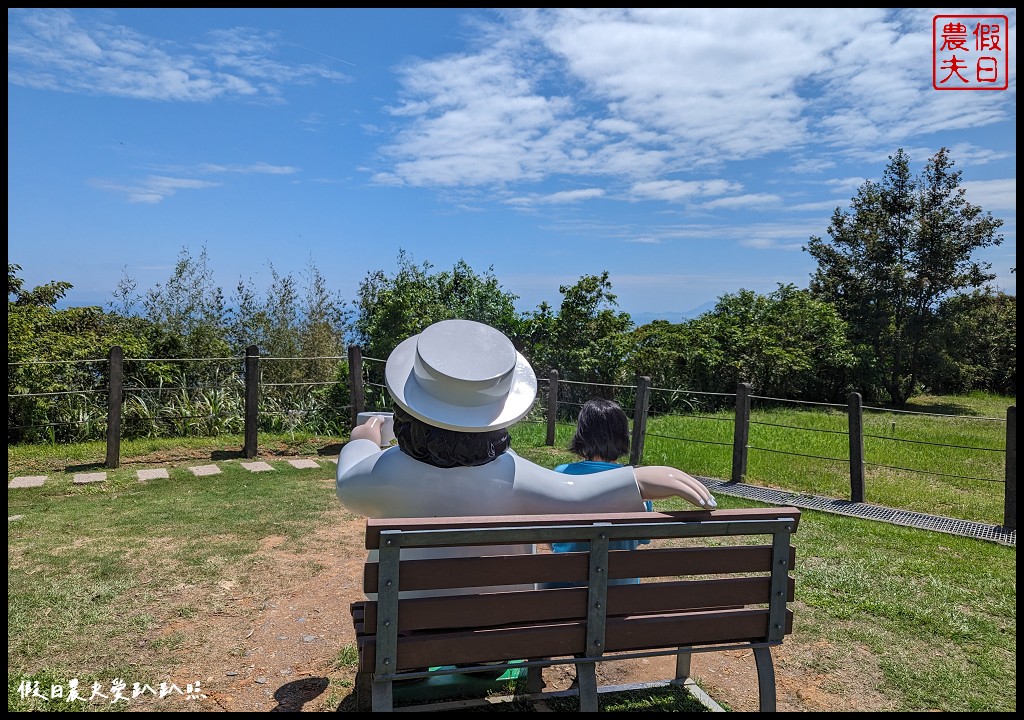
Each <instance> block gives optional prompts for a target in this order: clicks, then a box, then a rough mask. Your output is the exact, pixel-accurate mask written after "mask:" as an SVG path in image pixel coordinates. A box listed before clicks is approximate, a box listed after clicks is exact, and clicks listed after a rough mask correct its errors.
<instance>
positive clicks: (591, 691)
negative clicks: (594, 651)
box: [576, 662, 597, 712]
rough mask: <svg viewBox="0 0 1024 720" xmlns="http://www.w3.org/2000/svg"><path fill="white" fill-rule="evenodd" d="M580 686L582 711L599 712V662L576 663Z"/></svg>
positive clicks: (577, 678) (577, 679)
mask: <svg viewBox="0 0 1024 720" xmlns="http://www.w3.org/2000/svg"><path fill="white" fill-rule="evenodd" d="M576 681H577V682H578V683H579V686H580V712H597V663H592V662H588V663H576Z"/></svg>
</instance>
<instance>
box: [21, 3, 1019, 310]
mask: <svg viewBox="0 0 1024 720" xmlns="http://www.w3.org/2000/svg"><path fill="white" fill-rule="evenodd" d="M951 13H962V14H971V15H999V14H1005V15H1007V16H1008V18H1009V36H1010V37H1009V44H1008V47H1009V52H1010V56H1009V63H1008V65H1009V66H1008V67H1007V68H1004V70H1005V72H1006V73H1007V75H1008V78H1009V89H1008V90H1005V91H991V90H989V91H974V92H971V91H939V90H935V89H934V88H933V87H932V63H933V39H932V20H933V17H934V16H935V15H937V14H951ZM7 39H8V46H7V47H8V50H7V57H8V76H7V77H8V84H7V96H8V111H7V118H8V124H7V149H8V163H7V176H8V190H7V197H8V211H7V228H8V262H12V263H17V264H19V265H21V266H22V272H21V276H22V277H23V278H24V279H25V281H26V284H27V285H29V286H34V285H38V284H41V283H45V282H48V281H50V280H64V281H67V282H70V283H72V284H73V285H74V288H73V289H72V290H71V291H70V292H69V294H68V298H67V304H70V305H89V304H100V305H106V304H107V303H108V302H110V301H111V300H112V299H113V295H112V293H113V290H114V288H115V286H116V284H117V282H118V281H119V280H120V279H121V278H122V277H124V276H128V277H130V278H132V279H134V280H135V281H136V282H137V283H138V287H139V289H140V290H144V289H148V288H151V287H154V286H155V285H156V284H158V283H163V282H164V281H166V280H167V278H168V277H169V276H170V273H171V270H172V269H173V266H174V263H175V261H176V260H177V259H178V257H179V254H180V253H181V251H182V250H183V249H184V250H187V251H188V252H189V253H190V254H191V255H192V256H193V257H195V256H198V254H199V253H200V252H201V251H202V249H203V248H205V249H206V252H207V254H208V256H209V261H210V265H211V267H212V268H213V270H214V272H215V275H216V281H217V283H218V284H219V285H221V286H222V287H223V288H224V290H225V293H226V294H227V295H229V296H230V294H231V292H232V291H233V289H234V288H235V286H236V285H237V284H238V283H239V282H240V281H241V282H244V283H246V284H249V285H250V286H251V287H254V288H256V289H257V290H259V291H261V292H262V291H264V290H265V289H266V287H267V286H268V285H269V283H270V279H271V268H273V270H274V271H276V272H277V273H278V274H279V275H287V274H291V275H293V276H294V277H295V278H297V279H299V280H300V282H301V281H302V278H304V277H305V276H306V274H307V270H308V269H309V267H310V266H311V265H312V266H315V267H316V268H317V269H318V270H319V271H320V272H321V273H322V274H323V275H324V276H325V277H326V278H327V279H328V281H329V283H330V285H331V288H332V289H333V290H336V291H338V292H339V293H340V294H341V296H342V297H343V298H345V299H347V300H353V299H355V297H356V290H357V288H358V285H359V283H360V281H362V280H363V279H364V278H365V277H366V275H367V273H370V272H373V271H377V270H381V271H384V272H386V273H389V274H390V273H392V272H394V270H395V269H396V267H397V258H398V254H399V250H404V251H405V252H406V253H407V254H408V255H409V256H410V257H411V258H412V260H413V261H414V262H415V263H416V264H421V263H424V262H428V263H430V264H431V265H432V266H433V267H434V269H435V270H446V269H451V267H452V266H454V264H455V263H456V262H458V261H459V260H464V261H465V262H467V263H468V264H469V265H470V266H471V267H472V268H473V269H474V270H476V271H477V272H484V271H486V270H487V269H488V268H493V272H494V274H495V276H496V277H497V278H498V279H499V281H500V282H501V284H502V287H503V289H504V290H505V291H506V292H510V293H513V294H515V295H517V296H519V301H518V306H519V308H520V309H521V310H533V309H535V308H536V306H537V304H539V303H540V302H541V301H547V302H548V303H549V304H552V305H554V306H556V307H557V305H558V303H559V302H560V300H561V294H560V293H559V286H560V285H566V284H572V283H574V282H575V281H576V280H577V279H578V278H580V277H581V276H583V275H588V274H599V273H601V272H603V271H605V270H607V271H609V273H610V279H611V282H612V288H613V290H612V291H613V292H614V293H615V294H616V295H617V296H618V302H619V306H618V307H619V309H621V310H624V311H626V312H629V313H631V314H633V315H634V316H637V317H642V316H644V315H645V314H658V315H659V316H666V317H667V318H668V319H676V320H678V319H680V318H678V317H674V315H673V314H677V315H678V314H682V313H685V312H688V311H690V310H692V309H694V308H697V307H699V306H703V305H705V304H706V303H713V302H714V301H715V300H716V299H717V298H718V297H720V296H722V295H723V294H726V293H735V292H737V291H739V290H740V289H747V290H753V291H756V292H759V293H768V292H771V291H773V290H775V289H776V288H777V286H778V284H779V283H794V284H796V285H797V286H798V287H806V286H807V283H808V280H809V278H810V275H811V273H812V272H813V270H814V263H813V260H812V259H811V258H810V256H809V255H808V254H807V253H806V252H804V251H803V250H802V247H803V246H804V245H805V244H806V242H807V240H808V238H809V237H811V236H812V235H819V236H825V235H827V230H828V225H829V220H830V218H831V215H832V213H833V211H834V210H835V208H836V207H843V208H848V207H849V205H850V199H851V197H852V196H853V195H854V194H855V192H856V190H857V188H858V187H859V186H860V185H861V184H862V183H863V182H864V180H865V179H872V180H879V179H881V177H882V172H883V170H884V168H885V166H886V164H887V159H888V156H889V155H891V154H893V153H894V152H895V151H896V150H897V149H898V148H903V149H904V150H905V151H906V152H907V153H908V154H909V155H910V157H911V159H912V160H913V164H914V171H915V172H918V171H920V169H921V168H922V167H923V166H924V163H925V162H926V161H927V160H928V159H929V158H930V157H931V156H932V155H934V153H935V152H936V151H937V150H938V149H939V148H940V147H943V146H945V147H948V148H950V150H951V155H952V158H953V160H954V161H955V163H956V168H957V169H959V170H962V171H963V181H962V185H963V187H965V188H966V190H967V196H968V199H969V200H970V201H971V202H974V203H975V204H978V205H980V206H981V207H982V208H983V209H985V210H987V211H990V212H991V213H992V214H993V215H994V216H995V217H997V218H1000V219H1002V220H1003V221H1004V225H1003V227H1002V229H1001V232H1002V234H1003V236H1004V238H1005V241H1004V243H1003V244H1002V245H1001V246H1000V247H997V248H991V249H989V250H987V251H985V252H984V253H983V254H980V255H979V256H978V257H979V258H981V259H983V260H986V261H988V262H991V263H992V269H993V270H994V271H995V272H996V273H997V275H998V277H997V280H996V283H995V284H996V286H997V287H999V288H1000V289H1002V290H1005V291H1007V292H1010V293H1013V294H1016V275H1015V274H1011V272H1010V270H1011V268H1015V267H1016V264H1017V261H1016V119H1017V118H1016V114H1017V112H1016V12H1015V10H1013V9H1012V8H995V9H980V10H979V9H973V10H971V9H968V10H962V9H961V10H949V9H934V8H913V9H883V8H875V9H849V8H847V9H836V10H829V9H815V10H814V11H813V12H809V11H804V10H796V9H776V10H757V9H749V8H747V9H735V8H733V9H729V8H726V9H714V10H711V9H692V10H690V9H681V10H680V9H657V10H630V9H614V8H599V9H594V10H583V9H561V10H559V9H554V10H543V9H542V10H535V9H518V10H517V9H504V10H498V11H487V10H460V9H398V8H384V9H326V10H316V9H300V10H282V9H238V10H230V9H81V10H78V9H75V10H61V9H8V14H7Z"/></svg>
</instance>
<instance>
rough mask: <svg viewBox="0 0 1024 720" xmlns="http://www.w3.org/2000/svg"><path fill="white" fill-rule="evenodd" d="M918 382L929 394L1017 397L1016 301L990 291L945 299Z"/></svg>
mask: <svg viewBox="0 0 1024 720" xmlns="http://www.w3.org/2000/svg"><path fill="white" fill-rule="evenodd" d="M938 315H939V319H940V321H941V322H940V323H939V326H938V330H937V332H936V333H935V334H933V335H931V336H930V337H929V338H928V341H929V346H930V352H929V353H928V354H927V356H926V357H927V362H926V364H925V367H924V368H923V370H922V382H923V384H924V386H925V387H926V388H927V389H928V390H929V391H930V392H933V393H964V392H969V391H971V390H987V391H989V392H993V393H999V394H1001V395H1011V396H1015V395H1016V394H1017V298H1016V296H1014V295H1008V294H1006V293H1003V292H996V291H994V290H991V289H988V288H986V289H983V290H978V291H975V292H973V293H971V294H970V295H957V296H954V297H951V298H949V299H948V300H945V301H944V302H943V303H942V305H941V306H940V308H939V311H938Z"/></svg>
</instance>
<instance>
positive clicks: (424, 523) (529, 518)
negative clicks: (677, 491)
mask: <svg viewBox="0 0 1024 720" xmlns="http://www.w3.org/2000/svg"><path fill="white" fill-rule="evenodd" d="M782 517H791V518H793V520H794V524H793V530H792V531H793V532H796V530H797V526H798V525H799V522H800V511H799V510H798V509H797V508H795V507H773V508H737V509H735V510H710V511H709V510H680V511H675V512H651V513H648V512H643V513H635V512H632V513H591V514H566V515H489V516H488V515H481V516H476V517H433V518H368V519H367V521H366V548H367V549H368V550H376V549H378V548H379V547H380V532H381V531H382V530H436V529H441V528H476V527H514V526H519V525H534V526H541V527H544V526H550V525H573V524H590V523H594V522H608V523H613V524H622V523H638V522H639V523H659V522H681V521H686V522H693V521H701V520H715V521H729V520H770V519H777V518H782Z"/></svg>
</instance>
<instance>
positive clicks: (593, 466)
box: [545, 460, 654, 587]
mask: <svg viewBox="0 0 1024 720" xmlns="http://www.w3.org/2000/svg"><path fill="white" fill-rule="evenodd" d="M620 467H622V465H620V464H619V463H611V462H602V461H599V460H581V461H579V462H574V463H565V464H564V465H559V466H558V467H556V468H555V472H560V473H564V474H566V475H590V474H591V473H596V472H601V471H603V470H614V469H615V468H620ZM644 507H646V508H647V512H651V511H653V510H654V503H652V502H651V501H650V500H644ZM650 542H651V541H650V540H612V541H611V542H609V543H608V549H609V550H636V548H637V546H639V545H648V544H650ZM551 550H552V551H553V552H557V553H563V552H587V551H588V550H590V543H589V542H561V543H551ZM639 582H640V579H639V578H626V579H622V580H610V581H609V583H608V584H609V585H626V584H629V585H634V584H637V583H639ZM545 587H569V585H568V584H561V583H557V584H556V583H551V584H548V585H545Z"/></svg>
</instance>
